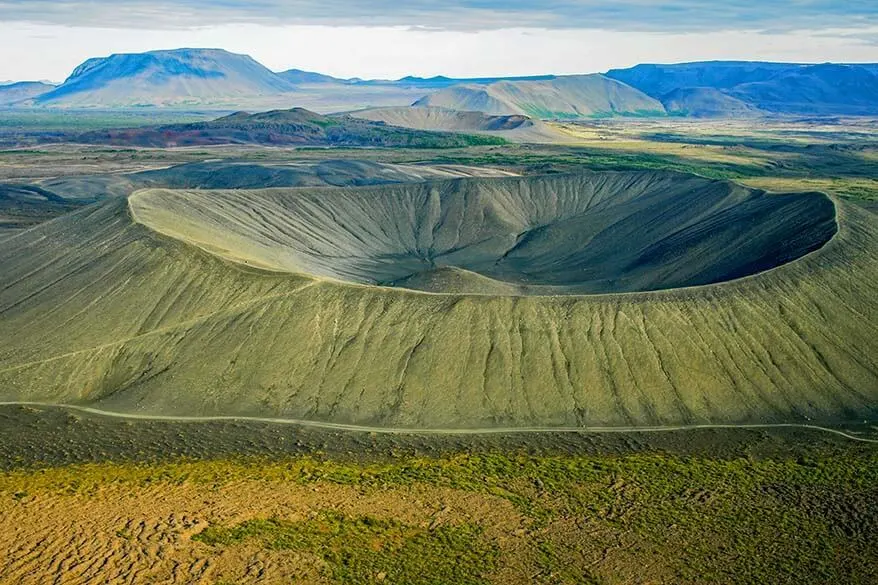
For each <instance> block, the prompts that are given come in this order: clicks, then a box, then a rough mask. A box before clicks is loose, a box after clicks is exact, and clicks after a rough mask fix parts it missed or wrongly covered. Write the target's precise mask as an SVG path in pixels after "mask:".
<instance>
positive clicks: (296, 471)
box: [0, 444, 878, 584]
mask: <svg viewBox="0 0 878 585" xmlns="http://www.w3.org/2000/svg"><path fill="white" fill-rule="evenodd" d="M876 472H878V461H876V456H875V452H874V450H871V451H870V450H864V449H861V448H859V447H858V446H856V445H853V444H850V445H847V446H840V447H836V448H832V449H829V450H827V451H825V452H822V451H814V452H812V453H811V454H810V455H808V456H806V457H800V458H799V459H788V458H783V457H781V458H769V459H758V458H757V459H746V458H742V459H727V460H723V459H711V458H704V457H687V458H679V457H672V456H668V455H660V454H650V455H628V456H544V457H534V456H528V455H525V454H515V453H504V454H501V453H492V454H482V455H459V456H454V457H443V458H414V457H403V458H397V459H395V460H393V461H384V462H371V463H370V462H363V463H353V462H343V461H332V460H323V461H320V460H316V459H313V458H296V459H289V460H263V459H255V460H245V461H227V460H217V461H198V462H177V463H161V464H151V465H134V464H110V463H108V464H91V465H77V466H67V467H58V468H48V469H40V470H29V471H12V472H4V473H0V502H2V504H3V507H2V510H3V511H2V512H0V526H2V527H3V531H2V534H3V538H0V550H2V551H3V552H4V558H5V561H6V562H4V563H3V564H2V566H0V581H9V582H16V583H28V584H30V583H41V582H45V581H47V580H52V579H54V578H64V579H67V580H70V581H72V582H77V583H80V582H83V583H84V582H89V580H91V581H92V582H94V581H100V582H106V583H115V582H125V580H126V579H128V580H130V579H131V578H132V577H137V578H140V579H145V580H150V579H152V580H161V579H173V577H174V575H175V574H179V573H180V572H181V571H182V572H185V573H186V574H187V575H189V576H190V577H197V578H201V579H203V580H205V582H210V583H220V582H242V581H243V582H247V581H251V580H252V581H257V582H267V583H283V582H289V581H290V580H296V582H302V583H378V582H391V583H393V582H397V583H399V582H405V583H419V582H424V583H435V582H456V583H503V584H510V583H546V584H573V583H599V584H621V583H641V582H661V583H664V582H673V583H681V584H690V583H692V584H696V583H699V584H700V583H705V582H710V583H720V584H725V583H729V584H732V583H742V584H743V583H755V582H760V583H767V582H770V583H778V584H782V583H783V584H786V583H789V584H793V583H802V582H808V583H850V584H861V583H862V584H867V583H873V582H874V580H875V578H876V576H878V574H876V565H875V563H874V559H875V558H876V554H878V550H876V540H875V539H874V531H875V529H876V522H878V518H876V509H875V507H874V506H873V505H871V503H872V502H873V501H874V498H875V495H876V489H878V475H876ZM36 551H39V553H40V554H34V552H36ZM83 555H85V556H86V557H87V558H90V559H91V558H94V559H99V562H94V563H91V562H79V561H78V559H79V558H81V557H82V556H83ZM260 579H261V581H259V580H260Z"/></svg>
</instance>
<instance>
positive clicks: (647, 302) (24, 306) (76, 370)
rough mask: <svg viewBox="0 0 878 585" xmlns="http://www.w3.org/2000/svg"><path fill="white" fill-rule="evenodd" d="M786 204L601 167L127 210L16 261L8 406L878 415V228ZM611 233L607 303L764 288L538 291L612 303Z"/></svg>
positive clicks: (445, 415) (367, 419)
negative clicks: (592, 250)
mask: <svg viewBox="0 0 878 585" xmlns="http://www.w3.org/2000/svg"><path fill="white" fill-rule="evenodd" d="M601 182H603V183H605V184H606V190H603V188H599V187H598V185H599V184H600V183H601ZM611 183H613V184H615V185H616V186H614V187H613V188H612V189H610V188H609V186H610V184H611ZM638 185H640V186H642V187H643V188H638ZM647 185H649V186H650V187H649V189H647V188H646V186H647ZM622 186H626V187H627V188H625V189H622V188H621V187H622ZM638 189H639V190H638ZM690 193H697V195H695V194H692V195H687V194H690ZM672 195H673V196H672ZM772 197H773V196H768V195H765V194H762V193H761V192H753V191H748V190H745V189H741V188H739V187H735V186H733V185H730V184H727V183H712V182H708V181H705V180H703V179H698V178H690V177H687V176H684V175H678V174H668V173H658V174H655V175H652V174H644V173H635V174H613V173H607V174H590V175H583V176H582V177H579V178H571V177H553V178H530V179H523V180H522V179H497V180H496V181H495V180H469V179H464V180H461V181H459V182H439V183H433V184H426V185H423V186H417V187H414V188H404V187H402V186H400V187H395V186H391V187H382V188H373V187H368V188H363V189H357V190H334V189H322V190H312V189H307V190H301V191H292V190H276V191H266V192H249V193H230V192H221V193H208V192H205V193H191V192H181V193H174V192H168V191H148V192H141V193H139V194H136V195H135V196H133V198H132V200H131V202H130V207H129V202H128V201H126V200H124V199H110V200H107V201H103V202H99V203H96V204H94V205H92V206H89V207H86V208H83V209H81V210H79V211H76V212H74V213H72V214H70V215H66V216H64V217H61V218H58V219H56V220H53V221H50V222H48V223H45V224H42V225H39V226H37V227H35V228H32V229H29V230H27V231H24V232H21V233H18V234H16V235H14V236H12V237H10V238H7V239H5V240H3V241H0V273H2V280H0V339H3V340H4V343H3V344H2V346H0V400H2V401H35V402H49V403H67V404H71V403H73V404H81V405H91V406H94V407H97V408H101V409H104V410H110V411H118V412H125V413H133V414H163V415H171V416H204V415H248V416H264V417H284V418H290V419H307V420H312V421H323V422H334V423H349V424H356V425H363V426H374V427H394V428H400V427H404V428H421V429H430V428H432V429H463V428H496V427H533V426H540V427H557V426H617V427H628V426H655V425H680V424H683V425H689V424H699V423H765V422H772V423H775V422H794V423H807V422H811V423H814V422H817V423H819V422H832V421H838V420H860V421H861V420H863V419H866V418H873V417H875V415H876V414H878V412H876V404H878V325H876V324H875V323H874V320H873V319H872V318H871V316H872V315H874V314H875V313H876V310H878V259H876V255H875V250H876V249H878V247H876V246H878V217H876V216H875V215H873V214H871V213H869V212H868V211H866V210H863V209H860V208H859V207H857V206H855V205H851V204H847V203H844V202H836V215H835V216H833V215H832V205H830V204H829V202H828V201H827V200H826V199H825V197H823V196H821V195H806V194H802V195H794V196H777V199H773V198H772ZM677 198H679V199H680V201H679V202H677V201H676V199H677ZM159 203H161V204H162V205H168V206H170V207H169V209H170V210H171V212H172V213H173V214H174V215H175V217H170V216H163V215H162V213H165V212H163V211H162V209H161V208H160V206H159ZM659 203H661V204H659ZM659 209H662V210H664V211H665V212H664V213H661V212H659V211H658V210H659ZM132 210H133V214H132ZM357 210H359V211H357ZM601 213H603V214H605V215H606V218H609V219H606V218H603V217H604V216H602V215H601ZM333 214H334V217H333ZM132 215H133V217H134V218H136V219H137V221H135V220H133V219H132ZM596 217H601V218H603V219H601V220H600V221H598V220H597V219H596ZM293 218H299V219H297V220H296V221H293ZM305 218H307V222H305ZM681 218H682V219H681ZM723 218H727V219H728V222H725V221H723ZM834 219H837V224H836V222H835V221H833V220H834ZM138 221H142V222H145V223H149V226H150V227H148V226H146V225H143V224H142V223H138ZM568 223H569V224H570V225H572V226H574V227H572V228H570V229H567V227H566V226H567V224H568ZM668 223H671V224H672V225H674V226H675V227H674V229H673V230H668V229H665V228H662V227H661V226H662V225H663V224H668ZM726 223H730V224H737V226H736V228H735V229H731V228H728V227H727V226H725V225H724V224H726ZM599 225H600V226H602V227H603V231H606V232H607V233H606V235H605V236H600V233H601V231H602V230H599V229H597V227H598V226H599ZM836 225H837V230H838V231H837V233H836V235H835V236H834V237H832V238H831V239H830V240H829V241H828V242H826V239H827V238H829V237H830V236H831V234H832V232H833V231H834V230H835V229H836V227H835V226H836ZM318 226H319V227H320V229H319V230H317V227H318ZM546 226H548V227H549V229H548V231H547V228H546ZM744 226H746V227H744ZM306 227H307V228H308V229H306ZM157 229H163V230H164V231H165V234H162V233H159V232H157V231H156V230H157ZM741 230H744V232H746V233H747V235H746V236H742V234H743V233H744V232H742V231H741ZM220 231H222V233H224V234H225V237H222V238H220V237H219V236H218V235H215V234H214V232H216V233H219V232H220ZM312 232H313V233H312ZM614 232H616V235H615V236H614V237H613V239H612V242H614V243H612V244H611V243H608V244H606V245H604V246H602V247H601V248H600V250H602V254H613V255H614V258H615V259H616V260H617V261H618V262H619V263H621V264H622V265H625V263H624V261H626V260H627V259H634V260H636V261H635V262H634V263H633V264H630V265H628V266H629V267H630V268H631V269H630V270H628V272H626V273H625V274H624V275H623V276H624V278H623V276H620V275H619V274H614V275H613V276H612V280H615V282H616V283H615V284H613V285H612V286H614V287H616V288H610V289H609V290H632V291H633V290H642V289H644V288H665V287H668V286H681V285H688V284H695V283H698V282H703V281H705V280H707V281H714V280H716V279H721V280H722V279H726V278H731V277H734V276H737V275H742V274H753V273H754V272H757V274H755V275H752V276H751V277H748V278H739V279H736V280H732V281H727V282H720V283H716V284H712V285H709V286H701V287H687V288H673V289H667V290H658V291H651V292H634V293H627V294H604V295H585V296H582V295H577V294H565V295H554V296H547V295H542V294H539V295H529V294H521V293H522V292H525V293H527V292H533V291H530V290H524V291H522V288H521V287H529V286H538V287H556V286H558V287H563V288H564V290H563V292H568V293H569V292H575V291H574V290H573V289H574V288H575V287H590V288H591V289H592V290H600V289H601V287H607V285H606V283H605V281H604V280H603V279H602V278H591V277H589V278H586V279H582V278H580V277H579V276H577V278H576V279H573V281H571V282H567V281H563V280H562V278H561V277H562V275H563V274H564V273H565V271H564V270H563V269H562V268H563V263H564V262H568V261H570V262H573V261H575V262H579V259H578V256H577V255H578V254H579V252H581V251H582V250H588V249H589V247H591V246H594V245H596V244H595V242H596V241H599V240H600V238H601V237H610V235H611V234H612V233H614ZM522 233H524V234H525V235H524V236H520V234H522ZM367 234H369V237H368V238H367V236H366V235H367ZM528 234H531V235H528ZM169 235H173V236H174V237H168V236H169ZM586 236H587V237H586ZM714 237H717V238H719V240H718V242H712V238H714ZM754 239H755V240H757V241H758V242H761V244H759V245H754V246H753V247H752V248H748V245H749V241H750V240H754ZM519 241H523V242H525V244H519V245H518V246H517V247H516V244H517V243H518V242H519ZM531 241H533V243H529V242H531ZM540 242H542V243H540ZM823 242H826V243H825V244H823V245H822V247H820V244H821V243H823ZM193 243H197V245H192V244H193ZM268 243H274V244H275V245H274V246H273V247H268ZM537 244H539V245H537ZM671 244H673V245H671ZM522 246H524V248H522ZM815 247H819V249H817V250H816V251H814V252H813V253H810V254H805V255H802V254H804V253H805V252H806V251H808V250H809V249H813V248H815ZM522 249H524V251H528V254H531V255H530V256H528V255H523V256H520V258H530V263H529V264H528V265H527V266H531V267H533V266H537V267H539V271H538V272H539V275H538V278H539V282H538V283H534V282H533V280H532V279H534V278H537V276H535V275H534V274H530V273H528V271H527V270H530V268H528V269H527V270H525V268H527V266H526V265H524V264H520V265H515V264H513V263H511V262H512V260H511V259H514V258H519V257H517V256H516V254H519V253H522V252H516V250H522ZM205 250H208V251H205ZM269 250H273V251H274V252H272V253H269ZM508 250H511V252H510V253H509V254H506V251H508ZM550 250H551V255H550V254H549V253H548V251H550ZM645 251H647V252H648V253H645ZM681 251H685V253H684V255H683V258H684V259H683V260H679V261H677V260H676V259H677V258H678V255H679V254H680V253H682V252H681ZM317 252H319V254H318V253H317ZM334 253H335V254H337V255H338V256H339V257H338V258H335V259H333V260H332V261H331V262H330V261H329V260H328V259H327V258H328V257H329V256H330V255H332V254H334ZM385 253H390V254H396V255H401V258H399V259H400V261H401V262H402V261H403V260H404V261H405V262H408V263H409V264H411V265H413V266H414V268H413V269H411V270H410V271H409V273H408V274H409V276H405V275H404V274H398V273H396V272H394V271H393V270H391V267H393V266H395V265H396V264H397V262H396V260H397V258H395V257H394V258H393V260H394V261H392V262H390V261H388V259H387V258H384V257H382V255H383V254H385ZM440 253H441V258H440ZM420 255H426V257H427V260H428V262H427V263H423V262H422V263H421V264H418V265H414V262H415V260H418V259H420ZM597 256H600V255H597ZM449 257H450V258H453V259H454V262H450V261H449V262H445V263H444V264H442V263H441V262H440V261H437V260H441V261H445V260H447V259H448V258H449ZM705 258H706V260H705ZM726 258H733V259H741V261H738V260H735V262H731V263H729V264H726V265H724V266H725V267H724V268H722V269H721V270H719V269H717V268H712V269H711V270H707V269H706V268H704V267H710V266H714V267H716V266H721V265H723V264H722V263H723V262H724V261H725V259H726ZM766 258H769V259H770V261H767V260H766ZM793 258H797V259H796V260H794V261H790V262H786V261H787V260H792V259H793ZM598 259H599V258H598ZM498 260H500V262H499V263H498ZM744 260H746V261H744ZM245 261H247V262H249V263H250V264H249V265H248V264H246V263H245ZM405 262H402V263H403V264H404V263H405ZM430 262H433V263H435V264H436V266H437V267H439V266H440V264H441V265H442V266H444V268H439V269H438V270H437V269H429V270H426V271H425V270H424V269H425V268H429V266H430ZM782 262H786V263H782ZM257 263H258V264H259V265H260V266H254V265H253V264H257ZM778 264H780V265H779V266H777V265H778ZM641 266H652V267H653V268H654V270H646V271H643V270H641V269H640V268H639V267H641ZM770 266H777V267H776V268H774V269H772V270H767V271H762V272H759V271H760V270H764V269H765V268H768V267H770ZM692 267H695V268H692ZM266 268H270V269H266ZM717 270H719V271H718V272H716V271H717ZM662 272H664V274H662V275H661V276H656V274H659V273H662ZM678 273H679V274H678ZM399 279H402V280H399ZM529 279H530V280H529ZM373 281H380V282H385V281H386V282H396V283H398V284H400V285H402V286H411V287H414V286H418V287H422V288H432V287H436V288H437V290H442V291H444V294H425V293H423V292H419V291H412V290H408V289H406V288H391V287H378V286H373V285H370V284H366V283H369V282H373ZM425 283H427V284H425ZM430 283H432V284H430ZM479 283H481V284H479ZM595 283H598V284H595ZM620 283H621V284H620ZM479 287H482V288H481V289H480V290H477V289H479ZM454 291H465V292H466V293H470V292H488V293H492V294H461V293H459V292H454ZM537 292H544V291H537Z"/></svg>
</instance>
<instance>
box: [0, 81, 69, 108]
mask: <svg viewBox="0 0 878 585" xmlns="http://www.w3.org/2000/svg"><path fill="white" fill-rule="evenodd" d="M53 89H55V86H54V85H49V84H48V83H43V82H41V81H19V82H15V83H6V84H2V85H0V106H6V105H10V104H14V103H16V102H20V101H23V100H27V99H31V98H34V97H37V96H40V95H43V94H45V93H46V92H49V91H52V90H53Z"/></svg>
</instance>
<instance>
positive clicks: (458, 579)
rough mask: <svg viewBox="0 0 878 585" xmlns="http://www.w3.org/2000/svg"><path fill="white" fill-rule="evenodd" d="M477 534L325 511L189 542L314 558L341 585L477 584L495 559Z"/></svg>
mask: <svg viewBox="0 0 878 585" xmlns="http://www.w3.org/2000/svg"><path fill="white" fill-rule="evenodd" d="M481 533H482V531H481V528H480V527H478V526H476V525H471V524H460V525H456V526H451V525H440V526H438V527H435V528H434V529H430V528H428V527H420V526H410V525H407V524H403V523H402V522H399V521H396V520H384V519H379V518H373V517H371V516H361V517H350V516H345V515H343V514H339V513H336V512H331V511H323V512H320V513H319V514H317V515H316V516H315V517H314V518H310V519H307V520H302V521H295V522H291V521H288V520H283V519H280V518H268V519H258V520H249V521H247V522H243V523H241V524H237V525H235V526H230V527H225V526H210V527H208V528H206V529H205V530H204V531H202V532H201V533H199V534H197V535H195V536H194V537H193V538H194V540H197V541H200V542H203V543H205V544H209V545H213V546H233V545H236V544H241V543H243V542H245V541H249V540H256V541H260V542H261V543H262V544H263V545H264V546H265V547H266V548H269V549H273V550H293V551H299V552H307V553H313V554H315V555H317V556H319V557H320V558H321V559H323V561H324V562H326V564H327V567H328V569H329V571H330V572H331V576H332V577H333V578H334V579H335V580H337V581H339V582H341V583H351V584H359V583H375V582H378V581H383V580H387V582H389V583H407V584H410V585H419V584H424V585H428V584H435V583H454V584H456V585H479V584H481V583H485V582H486V581H485V580H484V578H483V575H485V574H487V573H489V572H490V571H493V570H494V569H495V568H496V565H497V560H498V549H497V547H496V546H494V545H492V544H490V543H487V542H485V541H484V540H483V539H482V538H481Z"/></svg>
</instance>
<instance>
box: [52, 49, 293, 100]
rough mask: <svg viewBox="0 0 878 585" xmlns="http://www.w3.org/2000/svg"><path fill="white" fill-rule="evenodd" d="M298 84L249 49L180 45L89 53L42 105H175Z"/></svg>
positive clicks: (236, 97)
mask: <svg viewBox="0 0 878 585" xmlns="http://www.w3.org/2000/svg"><path fill="white" fill-rule="evenodd" d="M292 89H293V86H292V85H291V84H290V83H289V82H287V81H285V80H284V79H283V78H281V77H279V76H278V75H277V74H276V73H274V72H272V71H270V70H269V69H267V68H266V67H264V66H263V65H261V64H259V63H257V62H256V61H254V60H253V59H251V58H250V57H248V56H246V55H238V54H235V53H229V52H228V51H224V50H222V49H176V50H169V51H150V52H147V53H126V54H116V55H111V56H109V57H101V58H94V59H89V60H88V61H86V62H84V63H83V64H82V65H80V66H79V67H77V68H76V69H75V70H74V71H73V73H72V74H71V75H70V77H68V78H67V80H65V81H64V83H63V84H61V85H60V86H59V87H57V88H56V89H54V90H52V91H50V92H48V93H45V94H43V95H41V96H39V97H37V98H36V100H35V103H36V104H38V105H51V106H65V107H122V106H143V105H151V106H173V105H178V106H179V105H198V104H216V103H223V102H235V101H239V100H242V99H247V98H255V97H260V96H277V95H278V94H283V93H286V92H290V91H292Z"/></svg>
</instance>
